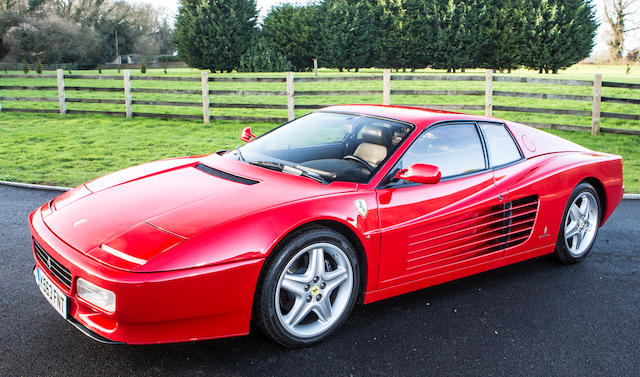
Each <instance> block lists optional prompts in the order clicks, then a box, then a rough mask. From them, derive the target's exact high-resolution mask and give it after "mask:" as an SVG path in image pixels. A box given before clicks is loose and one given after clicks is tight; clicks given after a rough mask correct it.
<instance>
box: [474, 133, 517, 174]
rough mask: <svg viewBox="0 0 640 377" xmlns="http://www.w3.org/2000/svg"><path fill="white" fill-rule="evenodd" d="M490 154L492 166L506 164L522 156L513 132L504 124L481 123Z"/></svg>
mask: <svg viewBox="0 0 640 377" xmlns="http://www.w3.org/2000/svg"><path fill="white" fill-rule="evenodd" d="M480 128H482V133H484V138H485V142H486V143H487V149H488V154H489V163H490V164H491V167H496V166H501V165H505V164H508V163H511V162H514V161H518V160H519V159H521V158H522V155H520V150H519V149H518V147H517V146H516V144H515V141H513V137H511V133H509V130H507V128H506V127H505V126H504V125H502V124H495V123H480Z"/></svg>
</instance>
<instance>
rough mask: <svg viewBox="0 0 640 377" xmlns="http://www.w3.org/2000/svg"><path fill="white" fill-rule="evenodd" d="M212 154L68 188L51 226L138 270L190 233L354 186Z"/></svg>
mask: <svg viewBox="0 0 640 377" xmlns="http://www.w3.org/2000/svg"><path fill="white" fill-rule="evenodd" d="M356 188H357V185H356V184H353V183H341V182H334V183H331V184H328V185H322V184H320V183H318V182H316V181H314V180H311V179H308V178H304V177H299V176H293V175H289V174H284V173H280V172H275V171H271V170H268V169H264V168H260V167H257V166H253V165H249V164H246V163H243V162H239V161H235V160H232V159H228V158H224V157H221V156H218V155H211V156H207V157H204V158H184V159H173V160H163V161H158V162H154V163H149V164H144V165H140V166H136V167H133V168H129V169H125V170H123V171H121V172H117V173H113V174H110V175H107V176H105V177H102V178H99V179H97V180H95V181H92V182H89V183H87V184H86V185H83V186H79V187H78V188H76V189H74V190H72V191H70V192H68V193H66V194H63V195H61V196H60V197H58V198H56V199H55V200H54V201H53V202H52V203H51V208H52V210H51V211H50V212H47V213H45V214H43V219H44V222H45V224H46V225H47V226H48V227H49V229H50V230H51V231H52V232H53V233H55V234H56V235H57V236H58V237H60V238H61V239H62V240H63V241H65V242H66V243H67V244H69V245H71V246H72V247H74V248H75V249H77V250H78V251H80V252H82V253H85V254H87V255H89V256H91V257H93V258H94V259H97V260H99V261H101V262H103V263H106V264H108V265H111V266H113V267H116V268H120V269H125V270H134V269H135V268H137V267H139V266H141V265H144V264H145V263H146V262H148V261H149V260H151V259H152V258H153V257H155V256H157V255H158V254H160V253H162V252H164V251H165V250H168V249H170V248H171V247H174V246H175V245H177V244H179V243H181V242H183V241H184V240H186V239H189V238H192V237H194V236H196V235H197V234H199V233H201V232H204V231H206V230H210V229H212V228H214V227H216V226H218V225H221V224H223V223H226V222H228V221H232V220H234V219H237V218H240V217H244V216H250V215H251V214H252V213H256V212H259V211H262V210H264V209H266V208H269V207H273V206H276V205H280V204H284V203H287V202H291V201H296V200H302V199H305V198H308V197H313V196H321V195H330V194H335V193H338V192H345V191H352V190H355V189H356Z"/></svg>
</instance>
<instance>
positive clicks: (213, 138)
mask: <svg viewBox="0 0 640 377" xmlns="http://www.w3.org/2000/svg"><path fill="white" fill-rule="evenodd" d="M626 70H627V67H626V66H583V65H578V66H574V67H572V68H570V69H568V70H566V71H562V72H561V73H560V74H558V75H550V74H549V75H538V74H537V73H536V72H532V71H524V70H518V71H514V72H513V73H512V74H511V76H533V77H546V78H564V79H584V80H591V79H593V74H594V73H595V72H599V73H602V74H603V80H604V81H617V82H633V83H640V66H637V65H636V66H632V67H631V69H630V72H629V73H628V74H627V73H626ZM9 73H10V74H11V73H13V74H19V73H21V72H9ZM32 73H33V72H31V74H32ZM73 73H74V74H97V73H98V72H97V71H89V72H87V71H74V72H73ZM418 73H419V74H434V73H437V74H442V71H435V70H420V71H418ZM43 74H51V72H44V73H43ZM102 74H103V75H117V74H118V73H117V72H116V71H106V70H103V71H102ZM338 74H339V73H338V72H336V71H331V70H324V69H323V70H321V71H320V75H322V76H336V75H338ZM371 74H376V75H380V74H381V70H374V69H371V70H363V71H361V72H360V73H357V74H356V73H342V75H352V76H353V75H371ZM394 74H395V73H394ZM398 74H401V72H400V73H398ZM470 74H471V75H478V74H484V72H483V71H480V70H476V71H467V72H466V73H464V74H461V73H458V74H456V75H470ZM132 75H134V76H135V75H142V74H141V73H140V72H139V71H132ZM146 75H159V76H164V75H165V74H164V73H163V72H162V70H149V71H148V72H147V74H146ZM167 75H168V76H194V77H198V76H199V71H197V70H192V69H178V70H173V69H169V71H168V74H167ZM211 76H212V77H216V76H222V77H228V76H234V77H238V76H249V77H256V76H261V77H284V74H283V73H270V74H268V73H265V74H255V73H247V74H242V73H240V74H225V75H221V74H215V75H211ZM299 76H312V73H296V77H299ZM65 81H66V85H67V86H106V87H110V86H111V87H119V85H121V82H120V81H116V80H71V79H67V80H65ZM0 85H52V86H53V85H55V80H52V79H7V78H2V72H0ZM132 85H133V87H134V88H168V87H170V88H175V89H200V84H199V83H197V82H170V83H167V82H162V81H133V82H132ZM209 85H210V89H211V90H217V89H220V90H242V89H245V90H280V91H281V90H284V89H285V84H284V83H219V82H211V83H210V84H209ZM358 89H363V90H381V89H382V81H381V80H380V81H378V80H376V81H362V82H319V83H298V84H296V90H298V91H302V90H358ZM393 89H459V90H484V83H483V82H467V81H446V82H442V81H392V90H393ZM494 90H509V91H523V92H544V93H559V94H579V95H591V94H592V93H591V87H580V86H561V85H548V84H521V83H504V82H494ZM0 94H1V95H2V96H4V97H8V96H29V97H34V96H40V97H57V93H56V92H55V91H51V92H42V91H40V92H34V91H2V92H1V93H0ZM603 96H611V97H624V98H637V99H640V90H630V89H618V88H603ZM67 97H68V98H74V97H75V98H113V99H124V96H123V94H122V93H105V92H75V91H68V92H67ZM381 97H382V96H381V95H380V96H307V97H302V96H297V97H296V104H327V105H329V104H338V103H381V101H382V98H381ZM133 98H134V100H136V99H141V100H161V101H191V102H194V103H198V102H200V100H201V98H200V96H198V95H168V94H147V93H135V92H134V97H133ZM391 100H392V103H393V104H421V105H425V104H475V105H483V104H484V97H482V96H397V95H394V96H392V98H391ZM210 101H211V102H212V103H213V102H225V103H270V104H286V98H285V97H284V96H211V99H210ZM494 105H507V106H527V107H547V108H566V109H579V110H590V109H591V103H590V102H579V101H555V100H544V99H526V98H507V97H494ZM2 107H3V108H12V107H14V108H15V107H28V108H49V109H57V102H9V101H5V102H2ZM67 107H68V109H77V110H106V111H124V105H113V104H82V103H68V104H67ZM136 111H137V112H160V113H162V112H165V113H180V114H195V115H200V114H201V109H200V108H198V107H160V106H142V105H134V112H136ZM602 111H609V112H619V113H631V114H640V106H638V105H625V104H612V103H603V104H602ZM306 112H308V110H297V111H296V115H297V116H300V115H303V114H305V113H306ZM469 112H470V113H482V111H469ZM212 115H243V116H277V117H286V110H264V109H220V108H213V109H212ZM494 115H495V116H497V117H500V118H504V119H509V120H514V121H520V122H541V123H563V124H574V125H583V126H590V124H591V118H590V117H578V116H564V115H551V114H528V113H515V112H495V113H494ZM247 125H250V126H251V127H252V128H253V130H254V132H255V133H257V134H260V133H262V132H264V131H266V130H268V129H270V128H273V127H275V126H276V124H273V123H259V124H246V123H242V122H221V121H216V122H212V123H211V124H209V125H205V124H203V123H201V122H198V121H183V120H160V119H148V118H134V119H131V120H127V119H125V118H123V117H113V116H102V115H89V116H88V115H67V116H65V117H60V116H59V115H55V114H47V115H39V114H26V113H0V180H10V181H20V182H30V183H45V184H55V185H66V186H74V185H77V184H79V183H81V182H84V181H87V180H90V179H93V178H95V177H98V176H100V175H103V174H105V173H108V172H111V171H115V170H118V169H121V168H124V167H127V166H130V165H134V164H138V163H142V162H146V161H152V160H156V159H160V158H165V157H173V156H183V155H197V154H205V153H211V152H214V151H216V150H219V149H226V148H231V147H234V146H235V145H237V144H239V143H241V142H240V140H239V134H240V130H241V129H242V128H243V127H245V126H247ZM602 126H603V127H613V128H626V129H636V130H640V122H638V121H627V120H618V119H603V122H602ZM551 132H552V133H554V134H558V135H559V136H562V137H565V138H567V139H570V140H573V141H575V142H577V143H579V144H582V145H584V146H586V147H589V148H591V149H594V150H600V151H604V152H610V153H616V154H620V155H622V156H623V158H624V163H625V166H624V169H625V171H624V173H625V185H626V187H627V192H635V193H640V182H639V177H640V137H638V136H627V135H608V134H607V135H604V134H603V135H600V136H598V137H591V136H590V135H589V134H588V133H584V132H562V131H551Z"/></svg>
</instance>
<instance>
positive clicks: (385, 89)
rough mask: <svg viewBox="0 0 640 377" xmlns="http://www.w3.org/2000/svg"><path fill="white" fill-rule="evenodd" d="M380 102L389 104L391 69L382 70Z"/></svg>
mask: <svg viewBox="0 0 640 377" xmlns="http://www.w3.org/2000/svg"><path fill="white" fill-rule="evenodd" d="M382 104H383V105H391V69H390V68H385V69H383V70H382Z"/></svg>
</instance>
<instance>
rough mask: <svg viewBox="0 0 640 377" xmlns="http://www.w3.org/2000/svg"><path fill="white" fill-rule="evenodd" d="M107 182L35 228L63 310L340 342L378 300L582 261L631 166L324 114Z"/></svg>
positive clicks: (486, 121)
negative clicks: (548, 260)
mask: <svg viewBox="0 0 640 377" xmlns="http://www.w3.org/2000/svg"><path fill="white" fill-rule="evenodd" d="M253 138H254V136H253V135H252V134H251V131H250V129H245V132H244V133H243V139H245V140H247V141H248V140H250V139H252V140H251V141H250V142H249V143H247V144H245V145H243V146H242V147H239V148H235V149H234V150H230V151H220V152H217V153H214V154H211V155H207V156H198V157H186V158H174V159H168V160H162V161H157V162H152V163H148V164H144V165H140V166H136V167H132V168H129V169H125V170H123V171H120V172H117V173H113V174H110V175H107V176H105V177H102V178H98V179H96V180H94V181H91V182H89V183H86V184H83V185H81V186H78V187H76V188H75V189H73V190H71V191H68V192H66V193H64V194H63V195H60V196H59V197H57V198H56V199H54V200H52V201H51V202H49V203H46V204H44V205H43V206H42V207H40V208H38V209H37V210H35V211H34V212H33V213H32V214H31V215H30V217H29V221H30V224H31V232H32V235H33V253H34V257H35V261H36V266H35V268H34V276H35V279H36V282H37V285H38V286H39V288H40V290H41V292H42V293H43V294H44V296H45V297H46V299H47V300H48V301H49V302H50V303H51V305H52V306H53V307H54V308H55V310H56V311H57V312H58V313H59V314H60V315H61V316H62V317H63V318H65V319H67V320H68V321H69V322H71V323H72V324H73V325H75V326H76V327H77V328H79V329H80V330H81V331H83V332H84V333H85V334H87V335H89V336H91V337H93V338H94V339H97V340H100V341H103V342H110V343H130V344H147V343H165V342H180V341H190V340H198V339H211V338H220V337H230V336H237V335H243V334H247V333H248V332H249V329H250V327H251V325H254V327H256V328H259V329H261V330H262V331H263V332H264V333H265V334H266V335H267V336H268V337H270V338H272V339H273V340H275V341H276V342H278V343H281V344H283V345H286V346H300V345H307V344H311V343H314V342H317V341H320V340H321V339H324V338H326V337H327V336H328V335H329V334H331V333H332V332H334V331H335V330H336V329H337V328H339V327H340V325H342V324H343V323H344V322H345V320H346V318H347V316H348V315H349V313H350V312H351V310H352V309H353V306H354V305H355V303H356V302H357V301H360V302H363V303H370V302H373V301H377V300H382V299H384V298H387V297H391V296H395V295H399V294H402V293H405V292H409V291H414V290H418V289H422V288H425V287H428V286H431V285H434V284H440V283H443V282H446V281H449V280H453V279H458V278H461V277H464V276H468V275H472V274H476V273H479V272H482V271H486V270H489V269H493V268H497V267H501V266H505V265H508V264H511V263H515V262H519V261H522V260H525V259H529V258H534V257H537V256H540V255H543V254H552V253H553V254H555V256H556V257H557V258H558V259H559V261H560V262H562V263H574V262H578V261H581V260H582V259H584V258H585V257H586V256H587V254H588V253H589V251H590V249H591V247H592V246H593V244H594V240H595V238H596V235H597V233H598V228H599V227H600V226H602V225H603V224H604V223H605V221H606V220H607V218H608V217H609V216H610V215H611V213H612V212H613V210H614V209H615V208H616V206H617V205H618V204H619V202H620V200H621V198H622V194H623V191H624V188H623V186H622V160H621V158H620V157H619V156H615V155H611V154H606V153H600V152H595V151H592V150H589V149H586V148H583V147H581V146H579V145H576V144H574V143H571V142H569V141H566V140H564V139H561V138H559V137H556V136H553V135H551V134H548V133H545V132H542V131H538V130H536V129H533V128H529V127H526V126H523V125H520V124H517V123H511V122H505V121H502V120H499V119H495V118H487V117H481V116H473V115H465V114H458V113H451V112H444V111H435V110H424V109H417V108H409V107H397V106H372V105H349V106H333V107H328V108H325V109H322V110H319V111H316V112H313V113H310V114H308V115H306V116H303V117H300V118H298V119H296V120H294V121H292V122H289V123H287V124H285V125H283V126H281V127H278V128H276V129H274V130H272V131H270V132H267V133H266V134H264V135H262V136H261V137H259V138H255V139H253Z"/></svg>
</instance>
